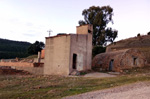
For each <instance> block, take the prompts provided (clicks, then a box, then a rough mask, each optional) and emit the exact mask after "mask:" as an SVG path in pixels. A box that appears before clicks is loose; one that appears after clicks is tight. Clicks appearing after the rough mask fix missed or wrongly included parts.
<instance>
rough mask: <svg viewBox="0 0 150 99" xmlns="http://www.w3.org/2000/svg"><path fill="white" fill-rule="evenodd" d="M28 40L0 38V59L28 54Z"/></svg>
mask: <svg viewBox="0 0 150 99" xmlns="http://www.w3.org/2000/svg"><path fill="white" fill-rule="evenodd" d="M30 45H31V43H29V42H21V41H12V40H7V39H1V38H0V59H10V58H16V57H19V58H22V57H26V56H28V53H27V49H28V47H29V46H30Z"/></svg>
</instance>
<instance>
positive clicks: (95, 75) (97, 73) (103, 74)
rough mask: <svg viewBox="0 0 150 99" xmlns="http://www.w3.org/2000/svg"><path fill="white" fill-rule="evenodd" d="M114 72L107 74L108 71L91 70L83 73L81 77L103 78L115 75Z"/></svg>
mask: <svg viewBox="0 0 150 99" xmlns="http://www.w3.org/2000/svg"><path fill="white" fill-rule="evenodd" d="M116 76H117V75H116V74H108V73H100V72H93V73H88V74H86V75H84V76H83V77H92V78H104V77H116Z"/></svg>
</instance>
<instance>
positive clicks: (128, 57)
mask: <svg viewBox="0 0 150 99" xmlns="http://www.w3.org/2000/svg"><path fill="white" fill-rule="evenodd" d="M111 60H113V71H120V70H122V69H129V68H132V67H143V66H144V65H145V64H146V58H145V57H144V55H143V53H142V52H140V51H139V50H137V49H125V50H119V51H113V52H106V53H102V54H98V55H96V56H95V57H94V59H93V61H92V67H93V68H97V69H99V70H106V71H108V70H109V66H110V62H111Z"/></svg>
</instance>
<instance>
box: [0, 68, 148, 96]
mask: <svg viewBox="0 0 150 99" xmlns="http://www.w3.org/2000/svg"><path fill="white" fill-rule="evenodd" d="M135 70H136V72H134V71H135ZM149 70H150V67H146V68H142V69H138V68H137V69H133V70H131V71H129V70H128V72H126V73H125V74H123V75H120V76H119V77H114V78H83V77H63V76H34V75H26V76H25V75H24V76H20V75H0V99H31V98H32V99H41V98H44V99H59V98H62V97H65V96H69V95H75V94H80V93H84V92H89V91H94V90H100V89H105V88H111V87H115V86H120V85H124V84H129V83H135V82H139V81H150V72H149Z"/></svg>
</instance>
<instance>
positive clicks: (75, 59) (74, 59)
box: [72, 54, 77, 69]
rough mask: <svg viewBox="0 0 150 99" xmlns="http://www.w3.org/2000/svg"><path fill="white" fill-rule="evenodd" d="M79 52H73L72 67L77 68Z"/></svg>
mask: <svg viewBox="0 0 150 99" xmlns="http://www.w3.org/2000/svg"><path fill="white" fill-rule="evenodd" d="M76 65H77V54H73V64H72V68H73V69H76V68H77V66H76Z"/></svg>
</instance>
